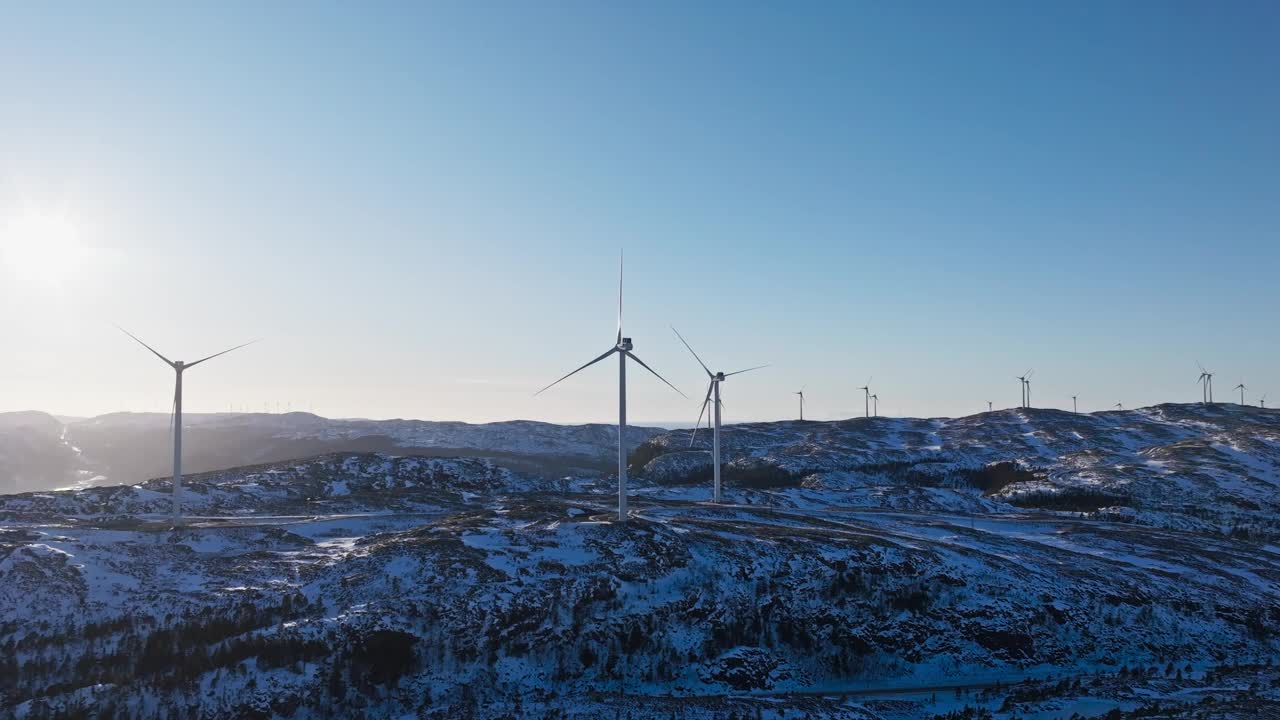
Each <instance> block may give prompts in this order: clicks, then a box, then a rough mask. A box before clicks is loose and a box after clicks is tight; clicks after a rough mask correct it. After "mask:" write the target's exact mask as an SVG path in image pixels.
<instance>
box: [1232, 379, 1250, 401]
mask: <svg viewBox="0 0 1280 720" xmlns="http://www.w3.org/2000/svg"><path fill="white" fill-rule="evenodd" d="M1231 389H1232V390H1239V391H1240V404H1241V405H1243V404H1244V391H1245V390H1246V389H1247V388H1246V387H1245V386H1244V382H1243V381H1241V383H1240V384H1239V385H1237V386H1235V387H1233V388H1231Z"/></svg>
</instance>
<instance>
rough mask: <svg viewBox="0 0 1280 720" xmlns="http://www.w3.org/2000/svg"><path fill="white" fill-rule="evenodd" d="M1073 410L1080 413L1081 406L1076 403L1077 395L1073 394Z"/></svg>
mask: <svg viewBox="0 0 1280 720" xmlns="http://www.w3.org/2000/svg"><path fill="white" fill-rule="evenodd" d="M1071 412H1073V413H1079V412H1080V407H1079V406H1078V405H1077V404H1076V396H1075V395H1072V396H1071Z"/></svg>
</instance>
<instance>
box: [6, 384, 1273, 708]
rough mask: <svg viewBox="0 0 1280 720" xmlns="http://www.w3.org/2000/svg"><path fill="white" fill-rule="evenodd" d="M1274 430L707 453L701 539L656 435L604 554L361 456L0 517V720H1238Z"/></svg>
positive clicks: (981, 435) (1256, 603)
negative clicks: (178, 511)
mask: <svg viewBox="0 0 1280 720" xmlns="http://www.w3.org/2000/svg"><path fill="white" fill-rule="evenodd" d="M1274 417H1275V416H1274V415H1271V414H1269V411H1268V413H1261V412H1255V411H1251V410H1244V409H1239V408H1227V407H1215V408H1198V407H1190V406H1162V407H1159V408H1150V409H1147V410H1143V411H1138V412H1134V413H1126V414H1124V415H1121V414H1102V415H1098V416H1093V417H1088V416H1065V417H1064V416H1063V415H1062V414H1056V413H1049V412H1046V411H1031V412H1006V413H994V414H990V415H987V416H978V417H975V418H966V419H962V420H953V421H943V420H925V421H913V420H886V419H878V420H872V421H848V422H842V423H803V424H801V423H778V424H771V425H753V426H735V427H733V428H731V429H730V430H729V431H728V432H727V433H726V436H727V437H728V438H729V443H728V444H729V446H730V447H731V448H733V451H732V452H733V456H734V458H735V460H734V468H735V470H734V472H735V473H738V474H732V473H729V474H727V475H726V477H727V478H728V480H729V483H728V489H727V493H726V500H727V502H726V504H725V505H722V506H714V505H710V504H708V503H707V502H706V500H707V498H708V497H709V494H710V492H709V487H708V483H707V482H706V481H705V480H704V479H703V478H701V477H700V476H699V475H698V473H700V472H702V471H701V470H700V469H699V468H700V462H701V461H700V460H698V456H697V454H696V453H694V454H690V453H688V452H686V451H684V450H682V449H681V448H682V446H683V447H687V445H688V442H689V438H688V433H687V432H685V433H679V432H677V433H671V434H669V435H663V436H661V437H657V438H655V439H654V440H653V442H652V443H650V444H649V445H646V446H644V447H642V448H641V449H640V450H638V451H637V453H636V454H635V455H634V456H633V458H632V459H633V462H634V463H635V464H636V465H637V466H638V467H639V466H643V467H646V468H648V477H641V478H638V479H637V486H636V497H635V498H634V499H633V508H634V510H635V514H634V516H633V518H632V519H631V520H630V521H629V522H627V523H625V524H622V523H618V522H616V521H614V520H613V517H612V515H613V513H612V510H613V498H612V495H611V493H612V490H613V485H612V481H611V480H610V479H609V478H607V477H602V476H598V475H584V476H582V477H577V478H572V479H564V480H547V479H543V478H541V477H539V476H537V475H532V474H527V473H521V472H518V471H514V470H511V469H508V468H504V467H501V466H499V465H497V464H495V463H494V462H492V461H489V460H483V459H474V458H471V459H467V458H463V459H446V458H438V457H396V456H389V455H383V454H378V453H354V454H353V453H339V454H330V455H325V456H321V457H316V458H312V459H309V460H305V461H295V462H286V463H273V464H266V465H262V466H258V467H252V468H245V469H240V470H231V471H225V472H217V473H210V474H206V475H202V476H196V477H193V478H191V479H190V487H189V489H188V491H187V494H186V496H185V499H186V505H187V507H189V508H190V510H189V512H190V514H191V515H192V516H194V517H192V519H191V521H190V524H189V525H188V526H187V527H184V528H183V529H181V530H177V531H174V530H171V529H169V528H168V525H167V522H166V521H165V516H166V514H167V512H168V510H169V497H168V489H169V488H168V484H167V482H166V481H163V480H155V481H150V482H147V483H143V484H141V485H138V486H127V487H112V488H90V489H85V490H79V491H74V492H71V491H68V492H41V493H28V494H24V495H12V496H5V497H0V528H2V529H0V663H3V664H4V666H3V667H0V715H13V716H16V717H18V718H24V719H28V718H44V717H68V716H69V717H78V715H76V714H75V713H76V712H79V710H78V708H88V707H92V708H93V709H94V711H95V712H97V713H98V714H99V716H103V717H130V716H131V717H188V716H193V717H194V716H198V717H208V718H241V717H262V718H267V717H290V718H298V719H304V718H320V717H362V716H363V717H368V718H374V717H378V718H381V717H440V718H455V717H456V718H465V717H486V718H487V717H573V718H595V717H626V716H630V717H632V718H636V719H637V720H638V719H640V718H669V717H672V716H675V717H694V718H731V717H745V718H752V717H794V718H799V717H819V718H860V719H864V720H866V719H872V718H879V719H882V720H906V719H907V718H933V717H935V716H936V717H940V718H948V719H950V718H977V717H995V718H999V719H1001V720H1011V719H1012V718H1014V717H1020V718H1043V719H1045V720H1048V719H1050V718H1056V717H1061V718H1064V720H1065V719H1066V718H1069V717H1071V716H1072V713H1077V712H1078V713H1079V715H1080V716H1081V717H1097V716H1103V715H1106V716H1107V717H1119V718H1137V717H1165V718H1192V717H1210V718H1221V719H1224V720H1225V719H1232V720H1244V719H1245V718H1259V717H1270V716H1274V714H1275V712H1276V708H1278V707H1280V665H1277V664H1276V663H1275V661H1276V660H1277V659H1280V629H1278V628H1280V599H1278V598H1280V546H1278V544H1277V543H1276V541H1275V540H1274V539H1269V535H1268V533H1270V532H1272V530H1273V529H1274V528H1275V525H1276V520H1277V514H1276V506H1275V505H1274V503H1273V501H1271V500H1270V499H1269V498H1267V497H1266V493H1265V492H1262V491H1260V490H1259V488H1260V487H1262V486H1263V485H1264V484H1265V483H1269V482H1270V483H1274V481H1275V475H1274V471H1273V470H1272V467H1273V466H1272V464H1271V463H1273V462H1274V455H1273V452H1274V447H1275V445H1274V433H1275V425H1274V422H1275V421H1274V419H1273V418H1274ZM1077 434H1078V435H1079V437H1077ZM699 435H700V439H699V442H701V433H700V434H699ZM747 437H754V438H756V439H755V440H753V441H748V440H746V439H744V438H747ZM1224 448H1240V449H1239V450H1238V451H1229V450H1224ZM668 450H669V451H670V452H667V451H668ZM704 455H705V453H704ZM1139 458H1148V459H1153V460H1155V461H1156V463H1157V464H1147V463H1143V464H1142V465H1141V469H1139V470H1135V469H1134V468H1132V467H1130V465H1131V463H1132V464H1134V465H1136V464H1137V459H1139ZM1161 483H1164V487H1165V488H1166V489H1165V491H1164V494H1163V495H1162V493H1161V487H1162V485H1161ZM1080 488H1084V489H1087V490H1088V491H1089V492H1090V493H1094V495H1092V496H1089V495H1086V494H1079V493H1080V490H1079V489H1080ZM1072 493H1076V494H1074V495H1073V494H1072ZM1182 494H1185V496H1186V497H1192V498H1195V502H1197V503H1198V507H1200V508H1201V512H1199V513H1197V512H1193V511H1192V510H1190V509H1187V508H1185V507H1180V504H1181V503H1180V502H1175V501H1173V500H1168V498H1175V497H1176V498H1178V500H1179V501H1180V500H1181V499H1182V497H1183V495H1182ZM1102 495H1105V496H1107V497H1111V496H1115V497H1117V498H1122V499H1123V500H1124V502H1123V503H1121V504H1118V505H1104V506H1093V507H1084V505H1085V504H1084V502H1083V500H1082V499H1081V498H1084V497H1095V498H1096V497H1098V496H1102ZM1063 497H1070V498H1073V499H1072V500H1071V502H1069V503H1068V502H1065V501H1063V500H1062V498H1063ZM1053 498H1058V499H1057V500H1055V499H1053ZM1246 501H1248V502H1253V503H1255V504H1256V507H1250V506H1247V504H1245V503H1246ZM1225 517H1233V518H1235V522H1236V525H1235V526H1234V527H1235V528H1236V531H1235V532H1231V529H1232V526H1227V525H1223V524H1220V520H1221V518H1225ZM1214 518H1217V519H1214ZM1144 521H1146V522H1144ZM1157 705H1158V706H1159V707H1160V708H1161V710H1159V714H1156V712H1157V711H1156V710H1155V707H1156V706H1157ZM949 713H954V714H950V715H949ZM983 713H990V715H984V714H983ZM1268 713H1271V714H1270V715H1269V714H1268Z"/></svg>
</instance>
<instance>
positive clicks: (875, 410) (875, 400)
mask: <svg viewBox="0 0 1280 720" xmlns="http://www.w3.org/2000/svg"><path fill="white" fill-rule="evenodd" d="M871 417H880V396H879V395H872V396H871Z"/></svg>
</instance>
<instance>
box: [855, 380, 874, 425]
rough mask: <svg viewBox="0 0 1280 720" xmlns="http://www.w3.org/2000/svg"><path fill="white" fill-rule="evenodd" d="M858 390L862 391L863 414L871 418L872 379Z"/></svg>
mask: <svg viewBox="0 0 1280 720" xmlns="http://www.w3.org/2000/svg"><path fill="white" fill-rule="evenodd" d="M858 389H859V390H861V391H862V413H863V415H865V416H867V417H871V378H867V382H866V383H864V384H863V385H862V387H860V388H858Z"/></svg>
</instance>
